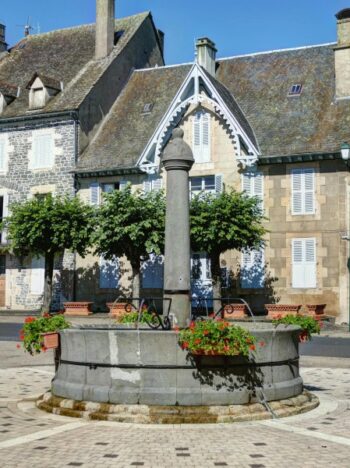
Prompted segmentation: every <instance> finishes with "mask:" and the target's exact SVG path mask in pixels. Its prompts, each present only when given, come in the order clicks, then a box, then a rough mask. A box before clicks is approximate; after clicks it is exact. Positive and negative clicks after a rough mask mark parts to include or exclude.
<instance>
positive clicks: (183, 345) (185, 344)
mask: <svg viewBox="0 0 350 468" xmlns="http://www.w3.org/2000/svg"><path fill="white" fill-rule="evenodd" d="M188 344H189V343H188V341H184V342H183V343H182V346H181V347H182V349H187V348H188Z"/></svg>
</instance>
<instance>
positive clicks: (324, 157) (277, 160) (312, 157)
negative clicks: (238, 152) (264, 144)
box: [257, 151, 342, 166]
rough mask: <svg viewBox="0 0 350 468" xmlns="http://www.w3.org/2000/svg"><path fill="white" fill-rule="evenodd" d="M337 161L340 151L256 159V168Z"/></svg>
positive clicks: (339, 157)
mask: <svg viewBox="0 0 350 468" xmlns="http://www.w3.org/2000/svg"><path fill="white" fill-rule="evenodd" d="M335 159H339V160H341V159H342V157H341V153H340V151H335V152H330V153H305V154H291V155H288V156H267V157H262V158H260V159H258V162H257V163H258V166H265V165H267V164H288V163H298V162H310V161H330V160H335Z"/></svg>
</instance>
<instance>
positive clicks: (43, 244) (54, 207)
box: [3, 195, 94, 311]
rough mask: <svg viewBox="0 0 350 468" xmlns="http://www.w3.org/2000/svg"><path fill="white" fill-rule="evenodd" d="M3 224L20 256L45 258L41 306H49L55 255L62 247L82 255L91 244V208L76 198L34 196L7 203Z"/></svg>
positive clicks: (15, 251)
mask: <svg viewBox="0 0 350 468" xmlns="http://www.w3.org/2000/svg"><path fill="white" fill-rule="evenodd" d="M10 210H11V214H10V216H9V217H8V218H6V220H5V222H4V223H3V224H4V226H3V227H5V228H6V229H7V232H8V234H7V236H8V240H9V243H10V251H11V252H13V253H14V254H15V255H17V256H20V257H25V256H27V255H34V256H44V257H45V288H44V309H45V311H47V309H49V308H50V305H51V296H52V276H53V266H54V257H55V255H56V254H59V253H63V252H64V250H65V249H69V250H72V251H75V252H78V253H79V255H81V256H84V255H85V254H86V251H87V249H88V248H89V247H90V245H91V232H92V226H93V224H92V223H93V214H94V212H93V210H92V208H91V207H90V206H87V205H85V204H84V203H82V202H81V201H80V200H79V199H78V198H69V197H62V198H61V197H53V196H51V195H47V196H45V197H44V198H37V197H34V198H32V199H30V200H27V201H25V202H15V203H13V204H11V206H10Z"/></svg>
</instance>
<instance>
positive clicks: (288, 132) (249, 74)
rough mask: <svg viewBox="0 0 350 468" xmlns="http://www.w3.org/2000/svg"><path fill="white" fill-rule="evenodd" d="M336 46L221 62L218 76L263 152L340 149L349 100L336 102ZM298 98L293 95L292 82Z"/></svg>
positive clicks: (348, 125)
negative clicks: (297, 88)
mask: <svg viewBox="0 0 350 468" xmlns="http://www.w3.org/2000/svg"><path fill="white" fill-rule="evenodd" d="M333 47H334V45H333V44H328V45H321V46H315V47H310V48H302V49H295V50H289V51H288V50H286V51H280V52H278V51H276V52H271V53H265V54H256V55H251V56H245V57H236V58H232V59H227V60H219V61H218V69H217V79H218V80H219V81H221V82H222V83H224V84H225V85H226V87H227V88H228V89H229V90H230V91H231V93H233V95H234V96H235V98H236V100H237V102H238V103H239V104H240V106H241V108H242V110H243V112H244V114H245V116H246V117H247V119H248V121H249V122H250V124H251V125H252V127H253V129H254V132H255V134H256V137H257V139H258V142H259V146H260V150H261V153H262V156H263V157H264V156H266V157H267V156H279V155H282V156H283V155H294V154H307V153H327V152H335V151H339V147H340V144H341V143H342V142H343V141H345V140H349V137H350V101H349V100H338V101H335V97H334V96H335V72H334V51H333ZM297 83H300V84H302V85H303V91H302V94H301V95H300V96H299V97H288V92H289V89H290V87H291V86H292V85H293V84H297Z"/></svg>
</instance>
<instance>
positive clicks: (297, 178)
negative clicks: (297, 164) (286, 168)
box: [292, 169, 304, 214]
mask: <svg viewBox="0 0 350 468" xmlns="http://www.w3.org/2000/svg"><path fill="white" fill-rule="evenodd" d="M302 179H303V177H302V172H301V170H300V169H296V170H294V171H292V214H302V212H303V198H304V197H303V180H302Z"/></svg>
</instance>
